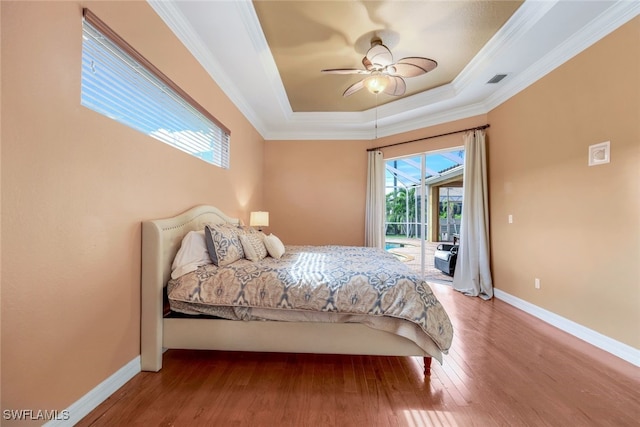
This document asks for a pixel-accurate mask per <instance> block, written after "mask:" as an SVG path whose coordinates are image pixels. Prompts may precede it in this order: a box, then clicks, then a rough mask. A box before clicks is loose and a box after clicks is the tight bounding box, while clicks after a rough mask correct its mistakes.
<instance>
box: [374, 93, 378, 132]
mask: <svg viewBox="0 0 640 427" xmlns="http://www.w3.org/2000/svg"><path fill="white" fill-rule="evenodd" d="M374 129H375V132H374V139H378V94H377V93H376V122H375V125H374Z"/></svg>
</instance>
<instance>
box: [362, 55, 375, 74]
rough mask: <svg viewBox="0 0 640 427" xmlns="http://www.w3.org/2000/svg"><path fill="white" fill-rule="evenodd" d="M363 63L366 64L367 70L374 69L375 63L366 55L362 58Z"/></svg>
mask: <svg viewBox="0 0 640 427" xmlns="http://www.w3.org/2000/svg"><path fill="white" fill-rule="evenodd" d="M362 65H364V68H366V69H367V71H371V70H372V69H373V64H372V63H371V61H369V59H368V58H367V57H366V56H365V57H364V58H362Z"/></svg>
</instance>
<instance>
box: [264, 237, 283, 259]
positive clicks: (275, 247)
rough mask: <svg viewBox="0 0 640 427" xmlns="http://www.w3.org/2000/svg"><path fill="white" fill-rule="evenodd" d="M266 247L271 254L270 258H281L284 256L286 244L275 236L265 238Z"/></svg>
mask: <svg viewBox="0 0 640 427" xmlns="http://www.w3.org/2000/svg"><path fill="white" fill-rule="evenodd" d="M263 241H264V245H265V246H266V248H267V252H269V256H271V257H273V258H281V257H282V255H284V244H283V243H282V241H281V240H280V239H278V238H277V237H276V236H274V235H273V234H269V235H268V236H265V237H264V240H263Z"/></svg>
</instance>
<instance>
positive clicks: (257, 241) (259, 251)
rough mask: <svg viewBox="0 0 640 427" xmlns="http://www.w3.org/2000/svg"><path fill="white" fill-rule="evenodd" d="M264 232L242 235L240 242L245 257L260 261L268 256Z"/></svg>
mask: <svg viewBox="0 0 640 427" xmlns="http://www.w3.org/2000/svg"><path fill="white" fill-rule="evenodd" d="M263 236H264V235H263V234H262V233H259V234H258V233H247V234H241V235H240V243H242V249H243V250H244V257H245V258H246V259H248V260H249V261H253V262H256V261H260V260H261V259H263V258H265V257H266V256H267V248H266V247H265V246H264V242H263V241H262V239H263Z"/></svg>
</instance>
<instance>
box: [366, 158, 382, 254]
mask: <svg viewBox="0 0 640 427" xmlns="http://www.w3.org/2000/svg"><path fill="white" fill-rule="evenodd" d="M368 155H369V168H368V171H367V200H366V204H367V206H366V217H365V222H364V225H365V232H364V245H365V246H371V247H376V248H384V215H385V203H386V202H385V197H384V158H383V156H382V152H381V151H369V152H368Z"/></svg>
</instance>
